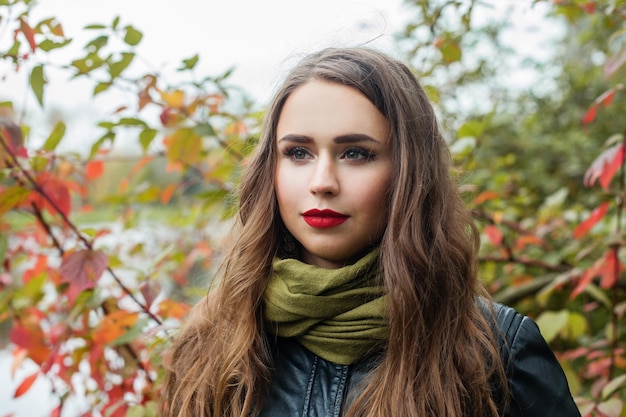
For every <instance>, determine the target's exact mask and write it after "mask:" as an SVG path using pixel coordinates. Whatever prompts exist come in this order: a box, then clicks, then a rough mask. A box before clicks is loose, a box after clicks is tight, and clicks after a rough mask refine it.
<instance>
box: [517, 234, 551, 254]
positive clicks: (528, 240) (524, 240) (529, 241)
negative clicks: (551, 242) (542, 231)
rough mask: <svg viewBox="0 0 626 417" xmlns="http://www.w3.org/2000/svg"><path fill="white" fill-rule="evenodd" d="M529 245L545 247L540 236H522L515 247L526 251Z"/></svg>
mask: <svg viewBox="0 0 626 417" xmlns="http://www.w3.org/2000/svg"><path fill="white" fill-rule="evenodd" d="M527 245H536V246H544V245H545V242H544V241H543V239H541V238H540V237H539V236H535V235H522V236H520V237H518V238H517V239H516V240H515V247H516V248H517V249H520V250H522V249H524V248H525V247H526V246H527Z"/></svg>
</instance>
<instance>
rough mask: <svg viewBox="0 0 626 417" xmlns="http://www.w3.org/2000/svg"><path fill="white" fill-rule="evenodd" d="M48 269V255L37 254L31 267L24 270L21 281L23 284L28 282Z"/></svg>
mask: <svg viewBox="0 0 626 417" xmlns="http://www.w3.org/2000/svg"><path fill="white" fill-rule="evenodd" d="M46 269H48V257H47V256H46V255H37V261H36V262H35V265H34V266H33V267H32V268H29V269H27V270H26V271H24V274H23V275H22V281H23V282H24V284H28V283H29V282H30V280H31V279H33V278H35V277H37V276H39V275H40V274H41V273H42V272H44V271H45V270H46Z"/></svg>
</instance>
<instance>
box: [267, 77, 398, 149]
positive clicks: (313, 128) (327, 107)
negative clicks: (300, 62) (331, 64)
mask: <svg viewBox="0 0 626 417" xmlns="http://www.w3.org/2000/svg"><path fill="white" fill-rule="evenodd" d="M387 131H388V126H387V121H386V119H385V117H384V116H383V115H382V113H381V112H380V111H379V110H378V109H377V108H376V107H375V106H374V104H373V103H372V102H370V101H369V100H368V98H367V97H366V96H365V95H363V94H362V93H361V92H359V91H358V90H356V89H355V88H352V87H348V86H345V85H342V84H337V83H333V82H329V81H321V80H312V81H308V82H307V83H305V84H303V85H301V86H299V87H297V88H296V89H295V90H294V91H293V92H292V93H291V94H290V95H289V97H288V98H287V100H286V101H285V104H284V105H283V107H282V110H281V112H280V114H279V116H278V124H277V138H278V139H279V138H280V137H282V136H284V135H286V134H302V135H307V136H312V137H327V136H338V135H344V134H355V133H356V134H365V135H369V136H372V137H373V138H375V139H378V140H380V141H383V142H386V141H387Z"/></svg>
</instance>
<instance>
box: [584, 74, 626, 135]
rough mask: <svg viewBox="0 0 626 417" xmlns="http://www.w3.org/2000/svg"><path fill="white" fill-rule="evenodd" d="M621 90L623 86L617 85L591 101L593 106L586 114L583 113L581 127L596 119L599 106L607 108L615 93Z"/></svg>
mask: <svg viewBox="0 0 626 417" xmlns="http://www.w3.org/2000/svg"><path fill="white" fill-rule="evenodd" d="M622 88H624V86H623V85H622V84H618V85H616V86H615V87H613V88H611V89H609V90H607V91H605V92H604V93H602V94H601V95H600V96H599V97H598V98H596V99H595V100H594V101H593V104H592V105H591V107H590V108H589V110H587V113H585V116H584V117H583V125H588V124H589V123H591V122H593V121H594V120H595V118H596V113H597V112H598V108H600V105H603V106H604V107H608V106H609V105H610V104H611V103H612V102H613V97H615V93H616V92H617V91H618V90H621V89H622Z"/></svg>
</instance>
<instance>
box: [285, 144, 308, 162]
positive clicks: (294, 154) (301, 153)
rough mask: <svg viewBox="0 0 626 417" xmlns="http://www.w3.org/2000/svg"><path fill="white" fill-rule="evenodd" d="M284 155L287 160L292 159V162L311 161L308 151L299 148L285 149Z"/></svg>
mask: <svg viewBox="0 0 626 417" xmlns="http://www.w3.org/2000/svg"><path fill="white" fill-rule="evenodd" d="M284 154H285V155H287V156H288V157H289V158H291V159H293V160H294V161H301V160H304V159H311V154H310V153H309V151H308V150H307V149H306V148H303V147H301V146H295V147H293V148H287V149H285V152H284Z"/></svg>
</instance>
